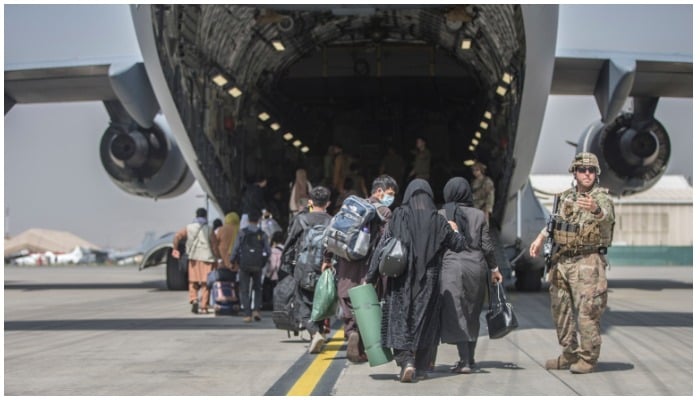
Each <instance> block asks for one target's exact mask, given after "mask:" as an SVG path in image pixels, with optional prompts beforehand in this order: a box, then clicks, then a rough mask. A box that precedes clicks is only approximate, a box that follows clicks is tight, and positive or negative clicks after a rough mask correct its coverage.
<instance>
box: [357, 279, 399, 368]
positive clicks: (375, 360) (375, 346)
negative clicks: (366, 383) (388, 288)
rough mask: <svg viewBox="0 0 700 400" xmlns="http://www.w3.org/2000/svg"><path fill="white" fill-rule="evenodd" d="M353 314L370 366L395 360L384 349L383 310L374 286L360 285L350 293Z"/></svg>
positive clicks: (388, 351)
mask: <svg viewBox="0 0 700 400" xmlns="http://www.w3.org/2000/svg"><path fill="white" fill-rule="evenodd" d="M348 295H349V296H350V301H351V302H352V309H353V313H354V314H355V320H356V321H357V326H358V327H359V328H360V335H361V336H362V342H363V343H364V346H365V352H366V353H367V360H368V361H369V366H370V367H374V366H377V365H382V364H386V363H388V362H389V361H391V360H393V357H392V355H391V351H390V350H389V349H387V348H384V347H382V309H381V306H380V305H379V300H378V299H377V292H375V290H374V286H372V285H368V284H365V285H359V286H355V287H354V288H352V289H350V290H349V291H348Z"/></svg>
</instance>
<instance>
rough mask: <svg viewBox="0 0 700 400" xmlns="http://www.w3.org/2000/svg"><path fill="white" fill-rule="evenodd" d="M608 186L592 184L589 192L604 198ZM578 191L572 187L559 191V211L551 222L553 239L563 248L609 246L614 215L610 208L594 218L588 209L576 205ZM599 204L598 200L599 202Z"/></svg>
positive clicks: (598, 197)
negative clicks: (599, 216)
mask: <svg viewBox="0 0 700 400" xmlns="http://www.w3.org/2000/svg"><path fill="white" fill-rule="evenodd" d="M607 193H608V191H607V189H604V188H599V187H595V188H593V189H592V190H591V191H590V192H589V195H590V196H591V197H593V198H594V199H601V198H602V197H605V198H607ZM577 196H578V193H577V192H576V189H575V188H571V189H568V190H566V191H564V192H563V193H562V194H561V197H560V205H559V212H558V213H557V216H556V217H555V223H554V242H555V243H556V244H558V245H559V246H560V247H561V248H563V249H580V248H599V247H609V246H610V245H611V244H612V240H613V230H614V226H615V222H614V221H615V215H614V211H613V210H612V208H611V209H610V210H608V212H610V211H612V212H613V214H612V215H610V218H612V222H610V221H609V220H608V219H607V218H605V219H603V220H599V219H597V218H596V217H595V216H594V215H593V214H592V213H591V212H590V211H587V210H582V209H580V208H579V207H578V205H576V198H577ZM599 204H600V201H599Z"/></svg>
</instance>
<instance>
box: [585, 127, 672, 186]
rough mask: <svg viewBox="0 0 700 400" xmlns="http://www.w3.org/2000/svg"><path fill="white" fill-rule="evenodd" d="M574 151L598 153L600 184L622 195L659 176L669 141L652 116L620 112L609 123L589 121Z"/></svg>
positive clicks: (668, 150)
mask: <svg viewBox="0 0 700 400" xmlns="http://www.w3.org/2000/svg"><path fill="white" fill-rule="evenodd" d="M577 151H579V152H580V151H590V152H592V153H594V154H595V155H596V156H598V160H599V162H600V168H601V174H600V185H601V186H602V187H606V188H608V189H609V190H610V193H611V194H613V195H619V196H625V195H630V194H634V193H639V192H643V191H645V190H647V189H649V188H650V187H652V186H653V185H654V184H655V183H656V182H657V181H658V180H659V179H660V178H661V176H662V175H663V174H664V172H665V171H666V167H667V166H668V162H669V159H670V158H671V140H670V139H669V136H668V132H666V128H664V126H663V125H661V123H660V122H659V121H657V120H656V119H655V118H653V117H650V118H642V117H640V116H638V115H635V114H632V113H623V114H621V115H619V116H618V117H617V118H615V120H614V121H613V122H612V123H610V124H608V125H605V124H603V123H602V122H596V123H594V124H592V125H591V126H590V127H589V128H588V129H587V130H586V132H585V133H584V134H583V136H582V137H581V139H580V140H579V144H578V147H577Z"/></svg>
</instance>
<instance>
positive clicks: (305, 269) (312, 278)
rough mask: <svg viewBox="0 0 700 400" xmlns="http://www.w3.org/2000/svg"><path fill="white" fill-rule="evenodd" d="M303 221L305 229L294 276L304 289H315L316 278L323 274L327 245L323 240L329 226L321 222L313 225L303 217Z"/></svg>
mask: <svg viewBox="0 0 700 400" xmlns="http://www.w3.org/2000/svg"><path fill="white" fill-rule="evenodd" d="M301 223H302V225H303V226H304V231H303V233H302V237H301V242H300V243H299V247H298V250H297V257H296V264H295V265H294V278H295V279H296V280H297V282H298V283H299V286H300V287H301V288H302V289H305V290H314V288H315V287H316V280H318V277H319V275H320V274H321V264H322V263H323V252H324V247H325V246H324V244H323V242H324V238H325V232H326V228H327V226H326V225H321V224H319V225H313V226H311V225H308V223H307V222H306V221H305V220H303V219H302V220H301Z"/></svg>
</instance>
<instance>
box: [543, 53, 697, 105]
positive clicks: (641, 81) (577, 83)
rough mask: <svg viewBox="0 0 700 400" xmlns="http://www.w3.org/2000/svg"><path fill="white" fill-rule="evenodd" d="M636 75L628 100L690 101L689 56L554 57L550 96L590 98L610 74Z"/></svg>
mask: <svg viewBox="0 0 700 400" xmlns="http://www.w3.org/2000/svg"><path fill="white" fill-rule="evenodd" d="M611 67H612V68H617V70H618V71H617V73H618V74H621V73H624V72H626V71H630V70H632V71H635V76H634V82H633V83H632V87H631V90H630V92H629V96H632V97H693V59H692V57H690V56H682V55H678V56H675V55H665V54H664V55H662V54H641V53H640V54H634V53H600V52H583V51H576V52H573V51H569V52H564V53H559V54H557V57H556V59H555V62H554V74H553V76H552V87H551V90H550V93H551V94H557V95H590V94H594V93H595V92H596V88H597V87H598V86H599V85H600V84H602V83H603V82H602V78H603V77H605V76H606V75H607V74H608V73H609V72H611V75H614V74H615V71H614V70H613V71H611V69H610V68H611ZM612 78H614V76H613V77H612Z"/></svg>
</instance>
